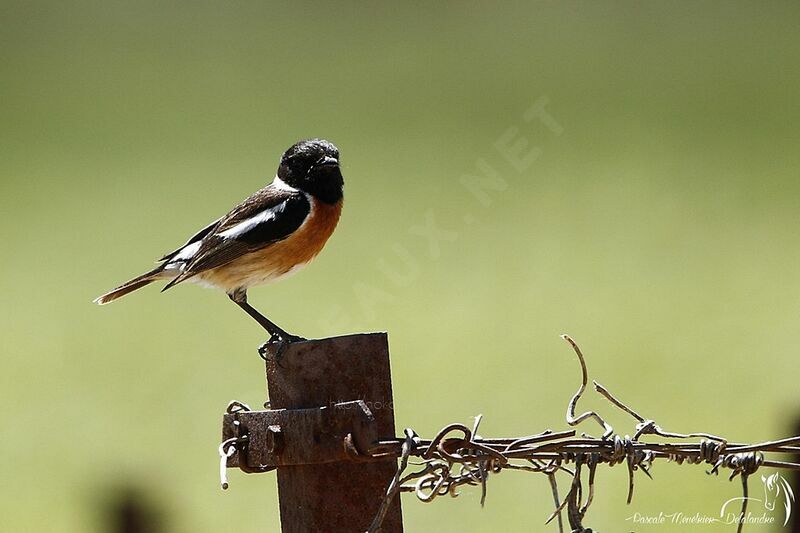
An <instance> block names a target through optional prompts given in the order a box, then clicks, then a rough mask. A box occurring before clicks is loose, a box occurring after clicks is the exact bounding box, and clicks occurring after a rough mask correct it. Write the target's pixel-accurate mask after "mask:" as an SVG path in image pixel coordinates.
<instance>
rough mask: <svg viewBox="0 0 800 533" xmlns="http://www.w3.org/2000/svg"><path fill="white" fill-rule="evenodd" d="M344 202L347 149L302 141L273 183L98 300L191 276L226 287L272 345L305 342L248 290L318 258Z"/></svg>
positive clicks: (282, 161)
mask: <svg viewBox="0 0 800 533" xmlns="http://www.w3.org/2000/svg"><path fill="white" fill-rule="evenodd" d="M343 201H344V178H343V177H342V171H341V166H340V164H339V149H338V148H336V146H334V144H333V143H331V142H329V141H326V140H324V139H305V140H301V141H299V142H297V143H295V144H294V145H292V146H291V147H290V148H289V149H288V150H286V151H285V152H284V153H283V155H282V156H281V159H280V164H279V165H278V171H277V172H276V174H275V177H274V178H273V180H272V182H271V183H269V184H268V185H267V186H266V187H264V188H262V189H260V190H258V191H256V192H255V193H253V194H252V195H250V196H249V197H247V198H246V199H245V200H243V201H242V202H241V203H240V204H238V205H237V206H236V207H234V208H233V209H231V210H230V211H228V213H227V214H225V215H223V216H222V217H220V218H218V219H217V220H215V221H214V222H212V223H211V224H209V225H207V226H206V227H204V228H203V229H201V230H200V231H198V232H197V233H195V234H194V235H193V236H192V237H191V238H190V239H189V240H188V241H186V243H185V244H184V245H183V246H181V247H179V248H177V249H176V250H174V251H172V252H170V253H168V254H166V255H164V256H163V257H161V259H159V260H158V262H159V263H160V264H159V265H158V266H157V267H155V268H154V269H153V270H150V271H149V272H146V273H144V274H142V275H140V276H137V277H135V278H133V279H132V280H130V281H128V282H126V283H123V284H122V285H120V286H119V287H116V288H115V289H112V290H110V291H108V292H107V293H105V294H103V295H101V296H99V297H97V298H96V299H95V300H94V303H97V304H100V305H104V304H108V303H110V302H113V301H114V300H116V299H117V298H120V297H122V296H125V295H126V294H128V293H131V292H133V291H135V290H137V289H140V288H142V287H144V286H145V285H149V284H150V283H153V282H154V281H159V280H164V281H167V284H166V285H165V286H164V287H163V288H162V289H161V291H162V292H163V291H165V290H167V289H169V288H171V287H174V286H175V285H178V284H179V283H182V282H184V281H189V282H194V283H198V284H201V285H205V286H210V287H214V288H218V289H222V290H224V291H225V293H226V294H227V295H228V298H230V299H231V300H232V301H233V302H234V303H236V304H237V305H238V306H239V307H240V308H242V309H243V310H244V311H245V312H246V313H247V314H248V315H250V316H251V317H252V318H253V319H255V320H256V322H258V323H259V324H260V325H261V326H262V327H263V328H264V329H265V330H266V331H267V332H268V333H269V334H270V342H277V341H280V342H283V343H291V342H295V341H300V340H305V339H304V338H303V337H300V336H298V335H292V334H290V333H288V332H286V331H285V330H283V329H282V328H280V327H278V326H277V325H276V324H275V323H274V322H272V321H271V320H270V319H268V318H267V317H266V316H264V315H262V314H261V313H259V312H258V311H257V310H256V309H255V308H253V307H252V306H251V305H250V304H249V303H247V290H248V289H249V288H250V287H253V286H256V285H264V284H268V283H272V282H275V281H279V280H281V279H284V278H286V277H288V276H290V275H292V274H294V273H296V272H297V271H299V270H300V269H302V268H303V267H304V266H306V265H307V264H308V263H309V262H311V260H313V259H314V258H315V257H316V256H317V254H319V253H320V252H321V251H322V248H323V247H324V246H325V243H326V242H327V241H328V239H329V238H330V236H331V234H332V233H333V231H334V230H335V229H336V226H337V224H338V222H339V218H340V216H341V212H342V205H343ZM262 348H263V347H262Z"/></svg>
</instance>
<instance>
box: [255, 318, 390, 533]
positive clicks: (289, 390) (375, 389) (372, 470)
mask: <svg viewBox="0 0 800 533" xmlns="http://www.w3.org/2000/svg"><path fill="white" fill-rule="evenodd" d="M266 366H267V386H268V388H269V398H270V404H271V406H272V408H273V409H310V408H318V407H323V406H333V405H335V404H337V403H342V402H350V401H353V400H361V401H363V402H364V404H366V407H367V408H368V409H369V411H370V412H371V413H372V415H373V416H374V418H375V421H374V427H375V430H376V431H377V434H378V435H380V436H381V437H393V436H394V435H395V428H394V409H393V407H394V406H393V398H392V381H391V372H390V368H389V344H388V339H387V336H386V334H385V333H369V334H359V335H348V336H344V337H335V338H330V339H320V340H309V341H304V342H296V343H292V344H290V345H288V347H287V348H286V349H285V350H284V351H283V353H282V354H281V355H280V357H279V358H278V359H277V360H276V359H275V357H267V365H266ZM313 445H314V443H313V442H311V443H309V446H313ZM396 468H397V463H396V459H394V458H387V459H384V460H380V461H372V462H355V461H340V462H334V463H325V464H312V465H299V466H281V467H278V495H279V499H280V509H281V526H282V531H283V533H301V532H310V531H325V532H327V533H345V532H347V533H353V532H363V531H366V530H367V527H369V525H370V522H371V521H372V518H373V517H374V516H375V513H376V512H377V511H378V508H379V507H380V504H381V501H382V499H383V496H384V494H385V492H386V487H387V485H388V484H389V482H390V481H391V479H392V477H393V476H394V473H395V471H396ZM402 530H403V523H402V515H401V512H400V497H399V495H398V496H397V497H396V498H395V502H394V504H393V505H392V507H391V509H390V510H389V512H388V514H387V515H386V519H385V521H384V523H383V528H382V530H381V531H382V532H383V533H399V532H402Z"/></svg>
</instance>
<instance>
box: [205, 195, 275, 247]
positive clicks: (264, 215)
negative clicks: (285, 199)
mask: <svg viewBox="0 0 800 533" xmlns="http://www.w3.org/2000/svg"><path fill="white" fill-rule="evenodd" d="M282 205H283V204H279V206H282ZM276 213H277V212H276V209H275V208H274V207H273V208H270V209H265V210H263V211H260V212H258V213H256V214H255V215H253V216H252V217H250V218H247V219H245V220H242V221H241V222H239V223H238V224H236V225H235V226H233V227H232V228H229V229H226V230H225V231H223V232H220V233H219V236H220V237H222V238H223V239H235V238H236V237H238V236H240V235H244V234H245V233H247V232H248V231H250V230H251V229H253V228H255V227H256V226H258V225H259V224H263V223H264V222H267V221H268V220H273V219H274V218H275V215H276Z"/></svg>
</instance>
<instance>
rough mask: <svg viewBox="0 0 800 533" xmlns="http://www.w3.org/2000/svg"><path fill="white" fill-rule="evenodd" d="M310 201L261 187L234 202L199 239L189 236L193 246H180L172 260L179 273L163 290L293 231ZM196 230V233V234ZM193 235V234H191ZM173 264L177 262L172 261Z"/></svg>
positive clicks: (308, 206) (277, 239)
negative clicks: (178, 267) (184, 251)
mask: <svg viewBox="0 0 800 533" xmlns="http://www.w3.org/2000/svg"><path fill="white" fill-rule="evenodd" d="M310 211H311V204H310V203H309V201H308V199H307V198H306V197H305V195H304V194H302V193H299V192H295V191H286V190H282V189H276V188H274V187H269V186H268V187H265V188H264V189H261V190H260V191H258V192H256V193H255V194H253V195H252V196H251V197H250V198H248V199H247V200H245V201H244V202H242V203H241V204H239V205H238V206H236V207H235V208H234V209H233V210H232V211H231V212H230V213H228V214H227V215H225V216H224V217H222V218H221V219H220V220H219V221H217V223H216V225H212V226H210V227H209V228H206V229H208V231H206V229H204V230H202V231H201V232H200V233H203V236H202V237H201V238H200V240H199V242H198V241H197V240H194V241H192V240H190V242H189V243H187V246H189V247H196V248H197V250H196V251H193V253H191V254H185V255H186V257H185V258H183V257H181V256H182V255H184V254H182V253H181V252H182V251H183V250H187V251H188V250H189V248H186V247H184V248H181V249H180V250H178V251H177V252H178V253H177V254H175V255H174V259H173V260H172V261H182V262H183V263H184V264H183V265H180V266H181V270H182V272H181V274H180V275H178V276H177V277H176V278H175V279H173V280H172V281H171V282H170V283H169V284H167V285H166V286H165V287H164V289H163V290H167V289H168V288H170V287H172V286H173V285H175V284H177V283H180V282H181V281H184V280H186V279H188V278H190V277H192V276H194V275H196V274H199V273H200V272H203V271H206V270H210V269H212V268H217V267H220V266H222V265H225V264H227V263H230V262H231V261H233V260H234V259H237V258H239V257H241V256H242V255H244V254H247V253H250V252H254V251H256V250H260V249H261V248H263V247H265V246H268V245H270V244H273V243H275V242H278V241H280V240H283V239H285V238H286V237H288V236H289V235H290V234H291V233H292V232H294V231H295V230H296V229H297V228H299V227H300V225H301V224H302V223H303V221H304V220H305V219H306V217H307V216H308V214H309V212H310ZM200 233H198V235H199V234H200ZM193 239H194V238H193ZM176 266H177V265H176Z"/></svg>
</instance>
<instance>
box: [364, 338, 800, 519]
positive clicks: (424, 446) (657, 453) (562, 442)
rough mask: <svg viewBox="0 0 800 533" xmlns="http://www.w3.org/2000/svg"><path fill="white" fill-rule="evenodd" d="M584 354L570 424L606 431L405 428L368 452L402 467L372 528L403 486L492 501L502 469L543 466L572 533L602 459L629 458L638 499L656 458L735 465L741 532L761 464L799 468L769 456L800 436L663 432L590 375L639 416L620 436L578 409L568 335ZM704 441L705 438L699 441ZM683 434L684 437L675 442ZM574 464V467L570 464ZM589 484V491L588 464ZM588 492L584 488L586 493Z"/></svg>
mask: <svg viewBox="0 0 800 533" xmlns="http://www.w3.org/2000/svg"><path fill="white" fill-rule="evenodd" d="M562 338H563V339H564V340H565V341H567V342H568V343H569V344H570V345H571V346H572V348H573V350H574V351H575V354H576V355H577V356H578V361H579V362H580V366H581V377H582V379H581V385H580V387H579V388H578V391H577V392H576V393H575V394H574V395H573V396H572V398H571V399H570V401H569V403H568V405H567V415H566V420H567V424H569V425H570V426H577V425H579V424H581V423H582V422H584V421H586V420H588V419H592V420H594V421H596V422H597V423H598V424H599V425H600V426H601V427H602V428H603V434H602V435H601V436H600V437H592V436H590V435H587V434H581V436H579V437H578V436H576V431H575V430H567V431H559V432H553V431H551V430H549V429H548V430H545V431H543V432H541V433H537V434H534V435H530V436H527V437H521V438H517V439H508V438H505V439H504V438H499V439H498V438H495V439H485V438H482V437H480V436H479V435H478V434H477V431H478V426H479V425H480V420H481V417H480V416H478V417H476V419H475V424H474V426H473V427H472V428H471V429H470V428H468V427H467V426H465V425H462V424H450V425H448V426H445V427H444V428H443V429H442V430H441V431H439V433H437V434H436V436H435V437H433V439H431V440H424V439H421V438H420V437H419V436H418V435H417V434H416V432H414V430H412V429H406V430H405V437H404V438H402V439H388V440H382V441H379V442H376V443H375V444H374V446H373V447H372V448H371V449H370V451H369V453H370V454H371V455H375V456H385V455H394V456H398V457H400V466H399V467H398V469H397V473H396V474H395V476H394V478H393V479H392V481H391V483H390V484H389V487H388V489H387V491H386V497H385V498H384V500H383V504H382V505H381V508H380V509H379V511H378V513H377V515H376V516H375V519H374V520H373V522H372V525H371V526H370V528H369V530H368V531H369V533H377V532H378V531H380V527H381V523H382V521H383V517H384V516H385V515H386V512H387V511H388V509H389V506H390V505H391V502H392V500H393V499H394V498H395V497H396V496H397V495H398V494H400V493H401V492H413V493H414V494H415V495H416V496H417V498H419V499H420V500H421V501H423V502H431V501H433V500H434V499H435V498H436V497H438V496H444V495H450V496H458V488H459V487H461V486H463V485H472V486H480V487H481V505H483V503H484V501H485V499H486V484H487V479H488V477H489V475H490V474H499V473H500V472H502V471H503V470H521V471H527V472H537V473H541V474H544V475H546V476H547V478H548V480H549V482H550V486H551V489H552V492H553V499H554V502H555V510H554V511H553V513H552V514H551V515H550V517H549V518H548V519H547V520H546V523H550V522H551V521H552V520H553V519H555V518H558V528H559V532H561V533H563V531H564V525H563V518H562V514H563V512H564V510H565V509H566V514H567V523H568V525H569V529H570V531H571V532H573V533H580V532H587V533H588V532H591V531H592V530H591V529H588V528H586V527H584V525H583V519H584V517H585V515H586V512H587V511H588V509H589V506H590V505H591V503H592V499H593V497H594V482H595V474H596V472H597V467H598V465H601V464H607V465H609V466H613V465H616V464H621V463H625V465H626V467H627V469H628V498H627V501H628V503H630V502H631V500H632V498H633V488H634V473H635V472H636V471H638V470H641V471H642V472H644V474H645V475H647V476H648V477H650V469H651V467H652V465H653V463H654V462H655V461H656V460H658V459H662V460H663V459H666V460H668V461H672V462H675V463H677V464H683V463H687V464H701V463H706V464H710V465H711V469H710V471H709V472H708V473H709V474H717V473H718V472H719V471H720V470H721V469H728V470H729V471H730V477H729V479H731V480H732V479H733V478H735V477H736V476H741V480H742V491H743V498H742V507H741V511H740V513H739V519H738V520H737V523H738V531H739V532H741V531H742V527H743V526H744V523H745V521H746V520H745V517H746V512H747V480H748V478H749V476H751V475H752V474H753V473H755V472H756V470H758V469H759V468H760V467H762V466H766V467H772V468H780V469H792V470H800V464H797V463H791V462H786V461H780V460H776V459H772V458H768V457H767V455H766V454H790V453H791V454H796V453H798V452H800V436H797V437H791V438H787V439H782V440H776V441H768V442H762V443H757V444H739V443H732V442H729V441H728V440H727V439H724V438H722V437H718V436H715V435H712V434H709V433H674V432H669V431H665V430H663V429H662V428H661V427H659V425H658V424H656V423H655V421H654V420H651V419H647V418H645V417H643V416H641V415H640V414H639V413H637V412H636V411H635V410H633V409H632V408H630V407H629V406H628V405H626V404H625V403H623V402H622V401H620V400H619V399H618V398H616V397H615V396H614V395H613V394H611V392H609V391H608V389H606V388H605V387H603V386H602V385H600V384H599V383H598V382H596V381H592V383H593V385H594V389H595V391H596V392H598V393H599V394H600V395H602V396H603V397H604V398H605V399H607V400H608V401H609V402H610V403H611V404H612V405H614V406H615V407H617V408H619V409H621V410H622V411H624V412H625V413H627V414H629V415H630V416H631V417H633V418H634V419H635V420H636V422H637V423H636V425H635V433H634V435H633V437H630V436H628V435H625V436H624V437H621V436H619V435H618V434H616V433H615V432H614V429H613V428H612V427H611V426H610V425H609V424H608V423H607V422H606V421H605V420H604V419H603V418H602V417H601V416H600V415H599V414H598V413H596V412H594V411H586V412H584V413H582V414H580V415H577V416H576V414H575V410H576V407H577V403H578V400H579V399H580V398H581V396H582V395H583V393H584V392H585V390H586V386H587V384H588V371H587V369H586V361H585V359H584V356H583V353H582V352H581V350H580V348H579V347H578V345H577V344H576V343H575V341H573V340H572V339H571V338H570V337H569V336H568V335H562ZM644 435H655V436H657V437H661V438H662V439H672V440H673V442H667V441H662V442H642V441H640V440H639V439H640V438H641V437H642V436H644ZM697 439H699V440H697ZM675 440H677V441H678V442H674V441H675ZM411 457H418V458H421V459H422V461H421V462H420V463H417V464H416V465H415V466H418V467H419V468H418V469H417V470H415V471H412V472H408V473H407V472H406V471H407V470H408V466H409V462H410V458H411ZM569 467H572V468H569ZM584 469H586V470H588V474H587V475H586V478H587V479H586V484H587V488H586V490H585V491H584V474H583V470H584ZM557 472H566V473H567V474H568V475H569V476H570V477H571V482H570V486H569V490H568V491H567V493H566V495H565V496H564V498H563V500H562V499H560V498H559V495H558V494H559V492H558V484H557V480H556V473H557ZM584 492H585V494H584Z"/></svg>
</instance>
